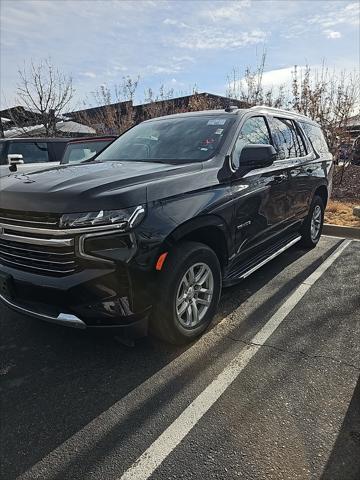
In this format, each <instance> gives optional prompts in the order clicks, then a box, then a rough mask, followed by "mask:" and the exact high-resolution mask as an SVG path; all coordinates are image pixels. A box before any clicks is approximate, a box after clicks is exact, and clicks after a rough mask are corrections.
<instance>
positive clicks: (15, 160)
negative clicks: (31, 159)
mask: <svg viewBox="0 0 360 480" xmlns="http://www.w3.org/2000/svg"><path fill="white" fill-rule="evenodd" d="M7 159H8V162H9V165H10V166H9V170H10V172H16V171H17V166H18V165H22V164H23V163H24V158H23V156H22V155H21V153H9V154H8V156H7Z"/></svg>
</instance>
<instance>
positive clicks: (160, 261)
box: [155, 252, 168, 270]
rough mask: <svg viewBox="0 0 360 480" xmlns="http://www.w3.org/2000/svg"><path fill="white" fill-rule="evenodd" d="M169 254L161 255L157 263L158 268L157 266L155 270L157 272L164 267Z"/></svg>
mask: <svg viewBox="0 0 360 480" xmlns="http://www.w3.org/2000/svg"><path fill="white" fill-rule="evenodd" d="M167 254H168V252H165V253H162V254H161V255H160V257H159V258H158V261H157V262H156V266H155V269H156V270H161V269H162V267H163V265H164V262H165V259H166V257H167Z"/></svg>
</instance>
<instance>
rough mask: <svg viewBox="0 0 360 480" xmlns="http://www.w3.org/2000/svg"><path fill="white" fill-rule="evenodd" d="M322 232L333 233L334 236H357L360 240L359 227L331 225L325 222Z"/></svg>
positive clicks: (325, 233)
mask: <svg viewBox="0 0 360 480" xmlns="http://www.w3.org/2000/svg"><path fill="white" fill-rule="evenodd" d="M322 233H323V234H324V235H333V236H334V237H342V238H355V239H357V240H360V228H359V227H343V226H341V225H331V224H330V223H324V226H323V230H322Z"/></svg>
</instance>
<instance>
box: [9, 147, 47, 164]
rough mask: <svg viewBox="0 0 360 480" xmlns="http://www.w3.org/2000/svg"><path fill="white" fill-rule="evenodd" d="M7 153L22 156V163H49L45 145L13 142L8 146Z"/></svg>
mask: <svg viewBox="0 0 360 480" xmlns="http://www.w3.org/2000/svg"><path fill="white" fill-rule="evenodd" d="M9 153H18V154H21V155H22V156H23V160H24V163H42V162H48V161H49V155H48V149H47V144H46V143H39V142H31V143H30V142H29V143H25V142H24V143H23V142H13V143H10V145H9V151H8V154H9Z"/></svg>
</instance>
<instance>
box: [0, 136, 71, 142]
mask: <svg viewBox="0 0 360 480" xmlns="http://www.w3.org/2000/svg"><path fill="white" fill-rule="evenodd" d="M69 140H71V138H69V137H57V138H50V137H12V138H1V139H0V142H47V143H53V142H68V141H69Z"/></svg>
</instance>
